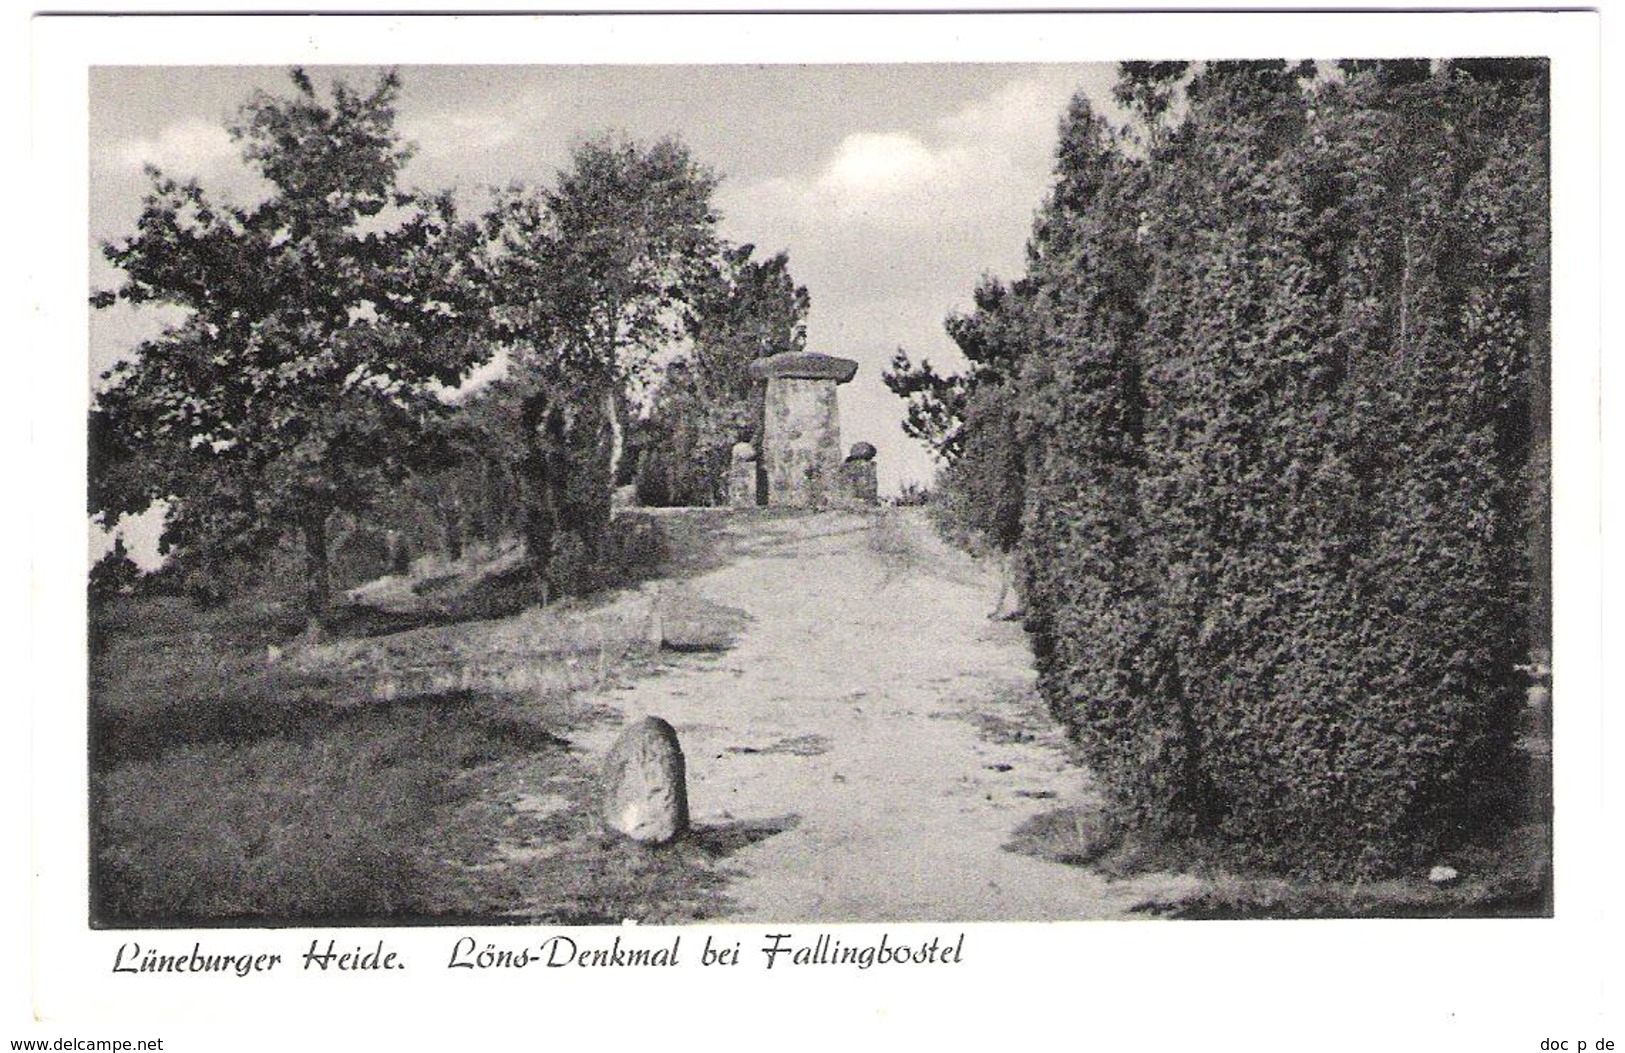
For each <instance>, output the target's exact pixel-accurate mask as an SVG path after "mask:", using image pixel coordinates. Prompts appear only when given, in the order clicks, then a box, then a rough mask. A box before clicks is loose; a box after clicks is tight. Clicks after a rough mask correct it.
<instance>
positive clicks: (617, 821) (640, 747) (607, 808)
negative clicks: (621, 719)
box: [602, 717, 688, 845]
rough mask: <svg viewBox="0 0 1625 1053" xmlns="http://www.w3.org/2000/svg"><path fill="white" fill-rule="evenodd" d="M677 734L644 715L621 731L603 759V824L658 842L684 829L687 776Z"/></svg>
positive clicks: (614, 829)
mask: <svg viewBox="0 0 1625 1053" xmlns="http://www.w3.org/2000/svg"><path fill="white" fill-rule="evenodd" d="M685 769H686V766H685V765H684V763H683V749H682V747H681V746H679V745H678V743H677V732H676V730H675V729H673V728H672V726H671V725H670V724H668V723H667V722H666V721H664V720H662V719H660V718H659V717H644V718H643V719H642V720H640V721H638V722H636V723H635V724H631V725H629V726H628V727H627V729H626V730H625V731H623V732H621V736H620V738H618V739H616V740H615V744H614V745H613V746H611V747H610V749H609V755H608V756H607V757H606V758H605V759H604V796H603V805H602V808H603V811H602V815H603V820H604V825H605V826H607V827H608V828H609V829H611V830H613V831H615V832H616V833H619V834H623V835H625V836H626V837H630V838H631V839H632V840H634V841H643V842H647V843H649V844H657V845H663V844H665V843H666V842H668V841H671V840H673V839H674V838H676V837H678V836H679V835H681V834H682V833H683V832H684V831H685V830H687V829H688V781H687V780H688V774H687V771H686V770H685Z"/></svg>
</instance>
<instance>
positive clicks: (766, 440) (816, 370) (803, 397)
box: [750, 351, 858, 508]
mask: <svg viewBox="0 0 1625 1053" xmlns="http://www.w3.org/2000/svg"><path fill="white" fill-rule="evenodd" d="M857 372H858V364H857V363H856V362H854V361H853V360H852V359H850V358H836V357H834V356H833V355H820V354H815V353H813V352H810V351H786V352H783V353H781V354H777V355H769V356H767V357H765V358H758V359H757V360H756V361H754V362H752V363H751V364H750V375H751V376H752V377H753V378H755V379H756V380H759V381H763V382H765V383H766V385H767V392H766V396H765V403H764V407H765V414H764V418H763V429H762V431H763V434H762V461H763V467H764V469H765V473H764V474H765V476H766V479H767V503H768V504H770V505H789V506H792V507H798V508H820V507H823V506H824V505H826V504H829V503H831V502H833V501H834V500H836V499H838V497H839V496H840V495H839V493H838V491H837V485H838V484H837V476H838V475H839V473H840V470H841V463H842V458H841V411H840V405H839V402H838V401H837V399H836V397H835V389H836V387H837V386H839V385H841V384H845V383H846V382H848V381H849V380H851V379H852V378H853V376H855V375H856V374H857Z"/></svg>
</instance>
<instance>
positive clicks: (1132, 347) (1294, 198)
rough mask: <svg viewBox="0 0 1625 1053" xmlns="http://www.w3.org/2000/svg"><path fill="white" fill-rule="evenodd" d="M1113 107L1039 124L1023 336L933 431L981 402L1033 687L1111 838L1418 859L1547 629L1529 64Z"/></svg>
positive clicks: (1459, 806) (1370, 859)
mask: <svg viewBox="0 0 1625 1053" xmlns="http://www.w3.org/2000/svg"><path fill="white" fill-rule="evenodd" d="M1181 89H1182V95H1183V99H1182V102H1183V104H1182V105H1181V104H1180V102H1181V100H1180V94H1181ZM1118 95H1119V98H1120V100H1121V101H1123V102H1124V103H1125V105H1127V106H1129V108H1130V109H1131V110H1132V111H1133V112H1135V114H1136V116H1137V119H1138V120H1137V126H1136V128H1135V129H1134V131H1133V132H1128V131H1125V130H1121V129H1115V128H1112V127H1111V126H1110V125H1109V124H1108V123H1107V122H1106V121H1104V120H1103V119H1102V118H1101V117H1099V116H1098V115H1096V114H1095V113H1094V112H1092V110H1091V108H1090V107H1089V105H1088V104H1087V103H1086V102H1085V101H1084V100H1083V98H1082V97H1081V96H1080V97H1079V98H1078V99H1077V100H1075V101H1074V103H1073V105H1072V108H1071V110H1070V111H1069V113H1068V115H1067V117H1066V119H1065V121H1064V122H1063V128H1062V140H1061V147H1060V150H1059V154H1058V161H1057V169H1056V180H1055V184H1054V187H1053V189H1052V191H1051V194H1050V196H1049V198H1048V200H1047V201H1046V202H1045V205H1044V208H1043V209H1042V211H1041V213H1040V217H1039V219H1038V222H1037V224H1036V226H1035V231H1034V236H1033V240H1032V243H1031V250H1030V265H1029V269H1028V274H1027V275H1026V276H1025V277H1024V278H1023V279H1022V280H1021V281H1019V282H1017V283H1015V285H1014V286H1013V287H1012V289H1013V290H1014V293H1013V295H1015V296H1016V298H1017V299H1019V301H1020V303H1019V310H1020V313H1021V317H1022V318H1023V320H1024V325H1025V329H1024V330H1023V332H1024V333H1025V334H1026V335H1025V341H1024V346H1023V348H1022V349H1021V351H1020V354H1019V355H1018V356H1016V357H1017V359H1018V361H1017V362H1016V364H1015V365H1014V366H1012V367H1010V368H1007V369H1006V370H1005V371H1004V373H1005V375H1003V376H1001V377H1000V378H999V383H1000V384H1001V391H1000V395H999V397H998V398H980V399H979V398H977V397H976V395H975V393H974V392H973V393H972V395H971V397H970V399H969V402H968V405H969V407H970V408H969V411H968V413H967V420H966V422H965V427H964V429H963V432H962V434H963V436H964V437H966V439H967V442H974V440H975V437H976V436H978V435H984V434H993V435H996V434H1002V433H1001V432H1000V430H999V428H996V427H993V426H990V424H989V422H982V426H980V427H979V426H978V421H977V419H976V416H977V413H978V407H985V409H984V410H983V412H997V413H999V414H1001V415H1009V414H1010V413H1011V409H1012V407H1013V409H1014V420H1015V424H1014V427H1015V428H1016V429H1017V431H1018V433H1019V435H1020V438H1021V444H1022V446H1023V448H1024V449H1025V463H1024V465H1023V471H1022V473H1021V474H1022V475H1023V477H1024V488H1023V489H1024V499H1023V503H1024V508H1023V516H1022V523H1021V529H1020V531H1019V536H1020V546H1019V553H1020V555H1021V558H1022V564H1023V566H1024V568H1025V570H1024V585H1025V591H1026V597H1025V598H1026V604H1027V610H1028V617H1029V628H1030V629H1031V630H1032V631H1033V637H1034V644H1035V650H1036V652H1037V655H1038V659H1039V670H1040V684H1041V688H1042V690H1043V692H1044V694H1045V695H1046V697H1047V699H1048V701H1049V703H1050V705H1051V707H1052V709H1053V710H1054V711H1055V713H1056V714H1057V715H1058V716H1060V717H1061V718H1063V719H1064V720H1066V721H1067V722H1068V723H1069V724H1070V725H1071V726H1072V727H1073V728H1075V729H1076V731H1077V733H1078V736H1079V738H1080V741H1081V742H1082V743H1083V744H1084V746H1085V748H1086V750H1087V753H1088V755H1089V757H1090V759H1091V762H1092V763H1093V765H1094V767H1095V768H1096V769H1097V770H1098V771H1099V773H1100V774H1101V775H1102V776H1103V778H1104V779H1105V781H1106V783H1107V784H1108V786H1109V787H1110V788H1111V790H1112V791H1113V793H1114V795H1115V797H1116V799H1117V801H1118V802H1119V804H1120V806H1121V807H1122V810H1123V813H1124V814H1125V815H1126V816H1128V817H1130V818H1131V819H1133V820H1136V821H1139V822H1144V823H1150V824H1154V825H1157V826H1160V827H1163V828H1167V829H1172V830H1176V831H1179V832H1182V833H1197V834H1202V835H1205V836H1210V837H1213V838H1215V839H1217V840H1218V841H1220V842H1222V843H1224V844H1227V845H1229V846H1230V850H1231V851H1232V852H1233V853H1235V854H1237V855H1239V856H1240V857H1243V858H1247V859H1251V860H1253V861H1257V862H1261V863H1265V864H1269V865H1273V866H1278V867H1283V868H1287V869H1293V870H1301V871H1310V870H1314V871H1322V872H1348V871H1355V870H1358V871H1364V872H1374V871H1382V870H1390V869H1393V868H1395V867H1399V866H1407V865H1412V864H1416V863H1420V862H1423V861H1426V860H1428V859H1430V858H1433V857H1434V856H1435V854H1436V853H1437V852H1439V851H1441V850H1447V849H1448V848H1449V846H1450V845H1451V844H1453V843H1455V842H1456V841H1458V840H1459V839H1460V838H1462V837H1465V836H1468V835H1470V834H1472V833H1473V832H1475V831H1476V830H1478V829H1481V828H1482V827H1483V825H1484V824H1486V823H1492V822H1494V821H1495V820H1496V818H1497V816H1499V815H1502V814H1504V805H1505V803H1506V801H1507V800H1508V797H1509V795H1510V794H1511V793H1512V791H1513V790H1515V788H1516V779H1515V778H1514V777H1513V775H1512V773H1513V771H1514V766H1513V763H1512V761H1513V750H1512V745H1513V739H1514V733H1515V728H1516V722H1517V719H1518V716H1519V713H1520V709H1521V705H1522V694H1521V690H1520V681H1519V677H1518V674H1517V672H1516V670H1515V665H1516V664H1517V663H1520V662H1524V661H1526V660H1527V659H1528V656H1529V654H1530V651H1531V649H1532V648H1533V647H1536V646H1538V645H1540V644H1541V643H1542V642H1543V641H1542V636H1543V634H1544V633H1545V632H1546V628H1545V626H1546V622H1545V620H1544V619H1545V616H1544V614H1543V610H1544V607H1545V604H1546V598H1545V597H1546V593H1545V591H1544V588H1543V586H1541V585H1538V584H1537V581H1536V578H1537V571H1538V570H1540V569H1543V564H1542V562H1541V558H1540V557H1541V552H1542V549H1541V545H1542V542H1541V541H1540V540H1539V539H1540V538H1541V537H1543V536H1544V535H1542V534H1541V531H1542V529H1543V524H1544V523H1545V521H1546V516H1547V509H1546V508H1545V505H1544V502H1545V500H1546V497H1545V493H1546V490H1545V479H1546V477H1547V471H1548V469H1547V467H1546V458H1547V456H1548V455H1547V453H1546V446H1545V437H1544V436H1545V432H1546V421H1545V414H1546V412H1547V409H1546V407H1547V402H1546V399H1545V394H1544V387H1545V385H1546V383H1547V379H1546V378H1547V376H1548V372H1547V366H1546V358H1547V355H1548V349H1547V346H1546V341H1547V324H1546V315H1545V312H1546V310H1547V306H1546V305H1547V301H1548V298H1549V276H1548V273H1547V267H1548V264H1547V259H1548V255H1547V243H1548V237H1549V235H1548V228H1547V217H1548V212H1549V209H1548V202H1547V142H1548V133H1547V123H1548V122H1547V111H1546V107H1547V87H1546V77H1545V67H1544V64H1543V63H1539V62H1534V61H1514V60H1507V61H1485V62H1475V63H1470V64H1469V63H1438V64H1434V65H1433V66H1432V67H1431V68H1430V67H1429V65H1428V64H1426V63H1400V62H1395V63H1383V62H1371V63H1352V62H1351V63H1344V64H1341V68H1340V69H1339V70H1338V71H1337V72H1336V73H1331V72H1330V71H1329V70H1326V69H1324V68H1323V69H1319V70H1317V69H1316V68H1315V67H1312V66H1307V65H1304V66H1298V67H1295V68H1290V67H1288V66H1287V64H1285V63H1280V62H1274V63H1271V62H1229V63H1209V64H1206V65H1204V66H1202V67H1200V68H1194V69H1187V68H1186V67H1184V66H1183V65H1182V64H1176V63H1156V64H1138V65H1135V64H1125V66H1124V68H1123V70H1122V71H1121V82H1120V86H1119V92H1118ZM999 309H1000V310H1001V311H1004V312H1007V313H1008V312H1010V311H1012V310H1013V308H1012V307H1011V306H1010V305H1008V304H1006V305H1000V307H999ZM961 457H962V459H963V458H967V457H970V458H974V454H972V453H970V452H968V451H967V452H966V453H963V454H961ZM983 460H984V461H986V460H988V458H985V457H984V458H983ZM993 461H994V463H997V461H996V458H995V459H993ZM984 489H986V490H987V491H988V492H990V493H992V492H996V489H995V488H990V487H989V488H984ZM998 512H999V509H984V510H982V512H981V513H980V514H981V516H982V518H983V519H984V520H990V521H996V520H997V519H998ZM1532 534H1533V535H1534V536H1535V537H1536V541H1535V542H1533V543H1532V542H1531V540H1530V538H1531V535H1532Z"/></svg>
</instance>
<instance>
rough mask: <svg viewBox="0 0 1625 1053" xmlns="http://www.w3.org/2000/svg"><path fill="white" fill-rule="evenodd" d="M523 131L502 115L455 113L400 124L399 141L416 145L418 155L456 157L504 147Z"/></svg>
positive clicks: (459, 111)
mask: <svg viewBox="0 0 1625 1053" xmlns="http://www.w3.org/2000/svg"><path fill="white" fill-rule="evenodd" d="M523 130H524V127H523V126H522V125H521V124H520V123H519V122H517V121H515V120H513V119H512V118H511V117H508V116H506V115H504V114H502V113H496V112H492V111H479V110H475V111H462V110H458V111H452V112H448V113H437V114H431V115H429V116H426V117H420V118H418V119H417V120H414V121H408V122H403V123H402V126H401V137H402V138H403V139H406V140H407V141H409V142H413V143H416V144H417V145H418V149H419V151H420V154H423V153H430V154H433V155H436V156H441V155H444V156H447V157H455V156H457V155H458V154H461V153H464V152H466V151H474V152H482V151H485V150H495V149H497V148H498V147H501V146H506V145H508V144H509V143H511V142H513V141H514V140H515V139H516V138H518V136H519V134H520V133H521V132H522V131H523Z"/></svg>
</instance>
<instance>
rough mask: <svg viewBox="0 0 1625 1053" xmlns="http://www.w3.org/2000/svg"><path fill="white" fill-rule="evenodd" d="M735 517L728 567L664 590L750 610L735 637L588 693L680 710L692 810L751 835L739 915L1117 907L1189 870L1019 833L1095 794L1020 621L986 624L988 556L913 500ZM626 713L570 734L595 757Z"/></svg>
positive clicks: (1054, 914)
mask: <svg viewBox="0 0 1625 1053" xmlns="http://www.w3.org/2000/svg"><path fill="white" fill-rule="evenodd" d="M726 529H727V531H728V532H729V534H730V535H731V537H730V539H729V540H730V542H731V543H732V544H733V546H734V548H735V550H736V553H737V554H736V556H735V558H733V559H732V560H731V561H730V562H729V563H728V565H726V566H724V567H722V568H720V569H716V570H712V571H709V572H706V573H704V574H701V575H699V576H698V577H696V578H693V579H691V580H688V581H686V582H683V583H681V584H675V583H674V584H670V585H667V586H663V587H666V588H672V589H678V588H683V589H692V590H693V591H695V592H697V593H698V594H699V595H700V596H702V597H704V598H705V599H707V600H710V601H712V602H715V603H719V604H723V605H726V606H729V607H734V608H738V609H740V610H743V611H745V612H746V613H747V614H748V615H749V622H748V624H747V625H746V627H745V629H744V631H743V633H742V635H741V637H740V639H739V640H738V642H737V644H736V645H735V646H734V647H733V648H732V649H730V650H728V651H726V652H723V653H720V654H706V655H689V656H682V657H679V658H678V659H677V660H676V662H675V664H674V666H673V667H672V668H670V669H668V670H667V671H666V672H665V673H664V674H663V675H658V676H653V677H649V678H646V679H643V680H640V681H637V682H636V683H635V684H633V685H630V686H629V687H627V688H624V689H621V690H607V691H602V692H599V693H597V694H594V695H592V696H591V697H590V698H588V699H586V700H585V701H587V702H589V703H590V704H592V705H597V706H604V707H607V708H609V709H611V710H613V711H616V712H618V713H619V714H620V716H621V717H622V718H623V719H625V720H630V719H636V718H638V717H641V716H643V715H645V714H653V715H656V716H660V717H664V718H665V719H666V720H668V721H670V722H671V723H672V724H673V725H674V726H675V727H676V729H677V732H678V735H679V737H680V739H681V742H682V744H683V749H684V752H685V754H686V756H687V761H688V772H689V803H690V811H691V815H692V820H693V822H694V824H695V825H696V826H697V827H699V828H701V829H702V830H704V829H715V828H735V829H739V828H743V829H747V830H754V831H756V836H754V837H752V838H751V839H750V843H748V844H747V845H746V846H745V847H743V848H741V849H739V850H738V851H737V853H735V854H734V855H733V856H732V857H731V858H730V860H729V862H730V864H731V865H732V868H733V869H734V870H735V871H736V872H737V873H739V874H741V875H742V876H740V877H738V878H737V879H736V880H735V881H734V882H732V883H731V885H730V887H729V899H730V900H731V902H732V903H733V905H734V909H733V910H731V911H730V912H729V915H728V917H729V919H730V920H739V921H779V922H812V921H911V920H931V921H976V920H989V921H992V920H1000V921H1009V920H1049V919H1070V918H1096V917H1110V916H1121V915H1122V914H1124V913H1125V912H1127V910H1128V909H1129V908H1130V907H1131V906H1132V905H1133V904H1135V903H1136V902H1140V901H1142V900H1144V899H1146V898H1148V897H1149V896H1152V895H1155V894H1158V893H1166V892H1167V891H1170V890H1171V888H1172V887H1176V886H1178V885H1179V884H1180V882H1181V879H1178V878H1175V877H1172V876H1148V877H1142V878H1136V879H1133V880H1128V881H1118V882H1109V881H1107V880H1105V879H1104V878H1102V877H1100V876H1099V875H1096V874H1094V873H1092V872H1090V871H1089V870H1087V869H1086V868H1083V867H1076V866H1068V865H1064V864H1060V863H1054V862H1049V861H1046V860H1042V859H1038V858H1034V857H1032V856H1028V855H1022V854H1018V853H1016V852H1012V851H1009V850H1007V849H1006V848H1005V847H1004V846H1005V845H1006V844H1007V843H1008V842H1009V841H1010V839H1011V835H1012V832H1013V831H1014V830H1015V829H1016V828H1017V827H1018V826H1020V825H1021V824H1022V823H1023V822H1024V821H1026V820H1028V819H1031V818H1032V817H1034V816H1036V815H1038V814H1040V813H1044V812H1051V811H1055V810H1057V809H1060V808H1079V807H1084V808H1087V807H1088V806H1090V805H1091V804H1092V803H1094V801H1095V800H1096V798H1095V796H1094V795H1095V793H1096V791H1095V789H1094V787H1093V786H1092V780H1091V778H1090V776H1089V774H1088V772H1087V771H1085V770H1083V769H1081V768H1079V767H1077V766H1075V765H1073V764H1072V763H1070V762H1069V761H1068V760H1067V757H1066V756H1065V752H1064V744H1063V742H1062V740H1061V737H1060V735H1059V734H1058V733H1057V731H1056V730H1055V729H1054V727H1053V725H1052V724H1051V723H1050V721H1049V720H1048V718H1047V717H1046V716H1045V714H1044V713H1043V711H1042V703H1041V702H1039V701H1038V699H1037V698H1036V696H1035V695H1034V693H1033V690H1032V683H1033V672H1032V662H1031V657H1030V655H1029V653H1028V650H1027V647H1026V643H1025V640H1024V638H1023V635H1022V632H1021V629H1020V627H1019V626H1017V625H1012V624H1009V623H1004V622H992V621H989V620H988V618H987V613H988V611H989V610H990V609H991V608H992V606H993V602H994V598H995V596H996V594H997V584H998V583H997V578H996V576H995V575H994V573H993V571H992V569H991V568H990V567H987V566H985V565H981V564H978V563H977V562H976V561H973V560H971V559H969V558H968V557H967V556H965V555H964V554H962V553H959V552H956V551H954V550H952V549H950V548H948V547H947V546H945V545H944V544H942V543H941V542H940V541H939V540H938V539H936V538H935V536H934V535H933V534H932V533H931V531H930V529H929V526H928V525H927V524H926V522H925V521H924V519H923V517H920V516H919V515H917V514H914V513H910V512H906V511H905V512H882V513H875V514H869V515H864V514H856V513H841V512H830V513H823V514H819V515H809V516H803V517H795V518H771V517H759V516H740V517H738V518H737V519H734V520H730V521H729V524H728V526H727V527H726ZM618 723H619V722H618V721H614V720H610V721H606V722H603V723H602V724H600V725H599V726H598V727H596V728H595V729H593V730H591V731H588V732H587V733H586V734H585V735H583V736H582V737H580V738H578V740H577V745H578V746H580V747H582V748H583V749H584V750H587V751H590V752H591V753H592V754H594V755H601V752H602V750H603V749H605V748H607V746H608V744H609V742H610V741H611V740H612V739H613V737H614V736H615V734H616V733H617V731H618V727H617V726H616V725H617V724H618Z"/></svg>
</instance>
